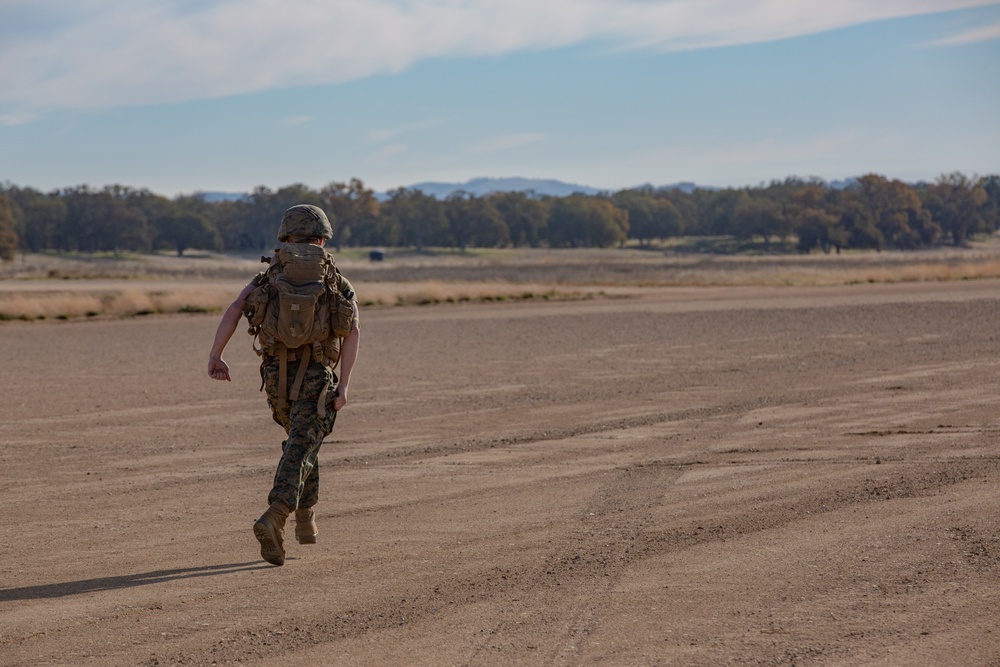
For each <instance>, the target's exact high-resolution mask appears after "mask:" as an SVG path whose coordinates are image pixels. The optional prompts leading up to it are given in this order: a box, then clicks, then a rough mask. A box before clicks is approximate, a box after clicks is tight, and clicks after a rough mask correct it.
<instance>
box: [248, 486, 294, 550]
mask: <svg viewBox="0 0 1000 667" xmlns="http://www.w3.org/2000/svg"><path fill="white" fill-rule="evenodd" d="M290 511H291V510H290V509H289V507H288V505H286V504H285V503H283V502H281V501H280V500H276V501H274V502H273V503H271V506H270V507H268V508H267V511H266V512H264V513H263V514H262V515H261V517H260V518H259V519H257V522H256V523H254V525H253V534H254V536H255V537H256V538H257V541H258V542H260V557H261V558H263V559H264V560H266V561H267V562H268V563H271V564H272V565H284V564H285V542H284V540H283V539H282V538H281V531H282V530H283V529H284V528H285V519H287V518H288V513H289V512H290Z"/></svg>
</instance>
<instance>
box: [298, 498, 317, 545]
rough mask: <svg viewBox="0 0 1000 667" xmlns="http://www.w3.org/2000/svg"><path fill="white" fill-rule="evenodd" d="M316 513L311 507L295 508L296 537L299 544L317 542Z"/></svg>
mask: <svg viewBox="0 0 1000 667" xmlns="http://www.w3.org/2000/svg"><path fill="white" fill-rule="evenodd" d="M318 534H319V530H318V529H317V528H316V513H315V512H314V511H313V509H312V508H311V507H309V508H306V509H297V510H295V539H296V540H298V541H299V544H316V535H318Z"/></svg>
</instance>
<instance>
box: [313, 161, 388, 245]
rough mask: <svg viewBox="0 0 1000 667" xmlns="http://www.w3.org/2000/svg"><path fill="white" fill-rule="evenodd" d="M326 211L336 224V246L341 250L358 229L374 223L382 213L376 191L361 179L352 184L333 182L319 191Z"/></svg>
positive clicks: (334, 239) (334, 238)
mask: <svg viewBox="0 0 1000 667" xmlns="http://www.w3.org/2000/svg"><path fill="white" fill-rule="evenodd" d="M319 194H320V197H321V198H322V200H323V206H322V207H323V209H324V210H325V211H326V214H327V217H329V218H330V224H331V225H333V243H334V245H335V246H336V248H337V250H338V251H339V250H340V249H341V247H342V246H344V245H346V244H347V243H348V241H350V239H351V235H352V233H353V231H354V230H356V229H359V228H362V227H363V226H365V225H366V224H371V223H372V222H373V221H374V219H375V218H377V217H378V214H379V203H378V200H377V199H375V192H374V191H373V190H371V189H370V188H366V187H365V184H364V183H363V182H362V181H361V180H360V179H357V178H352V179H351V181H350V182H349V183H336V182H334V183H330V184H328V185H326V186H324V187H323V188H322V189H320V191H319Z"/></svg>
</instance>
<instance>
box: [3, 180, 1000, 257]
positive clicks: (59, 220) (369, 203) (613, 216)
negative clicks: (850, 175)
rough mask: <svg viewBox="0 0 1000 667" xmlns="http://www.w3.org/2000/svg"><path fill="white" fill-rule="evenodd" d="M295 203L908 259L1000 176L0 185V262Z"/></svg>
mask: <svg viewBox="0 0 1000 667" xmlns="http://www.w3.org/2000/svg"><path fill="white" fill-rule="evenodd" d="M294 204H315V205H317V206H320V207H322V208H323V209H324V210H325V211H326V212H327V215H328V216H329V218H330V222H331V224H332V225H333V230H334V238H333V239H332V243H333V245H335V246H336V247H337V248H338V249H340V248H342V247H343V246H387V247H397V246H408V247H415V248H417V249H423V248H425V247H430V246H435V247H458V248H462V249H465V248H469V247H489V248H497V247H511V246H513V247H523V246H530V247H542V246H544V247H551V248H564V247H612V246H616V245H621V244H624V243H626V241H628V240H630V239H631V240H634V241H637V242H638V243H639V244H640V245H642V246H647V247H648V246H651V245H652V244H654V243H655V242H658V241H664V240H667V239H670V238H673V237H679V236H727V237H732V238H735V239H737V240H739V241H742V242H746V243H754V244H762V247H763V248H764V249H765V250H769V249H773V248H774V244H775V243H779V244H780V247H782V248H785V247H789V246H790V245H792V244H794V247H795V248H796V249H797V250H798V251H800V252H804V253H808V252H811V251H814V250H819V251H822V252H826V253H829V252H832V251H836V252H839V251H840V250H842V249H846V248H871V249H876V250H881V249H883V248H898V249H904V250H912V249H919V248H928V247H934V246H939V245H942V244H952V245H956V246H961V245H963V244H965V243H966V242H967V240H968V239H969V238H970V237H971V236H973V235H975V234H979V233H984V232H992V231H995V230H996V229H997V227H998V225H1000V175H991V176H985V177H969V176H966V175H964V174H962V173H960V172H955V173H951V174H944V175H942V176H941V177H939V178H938V179H937V180H935V181H934V182H933V183H917V184H912V185H911V184H908V183H905V182H903V181H899V180H893V179H889V178H886V177H884V176H881V175H878V174H867V175H865V176H862V177H861V178H858V179H856V180H855V181H853V182H851V183H850V184H849V185H848V186H847V187H833V186H831V185H828V184H827V183H825V182H824V181H821V180H818V179H800V178H788V179H785V180H784V181H772V182H771V183H769V184H767V185H760V186H757V187H746V188H728V189H694V190H692V191H690V192H689V191H685V190H681V189H677V188H653V187H649V186H647V187H641V188H634V189H627V190H621V191H618V192H614V193H608V194H601V195H585V194H573V195H569V196H565V197H550V196H537V195H535V194H533V193H521V192H499V193H493V194H489V195H485V196H475V195H472V194H470V193H467V192H456V193H453V194H452V195H450V196H448V197H447V198H445V199H443V200H442V199H437V198H435V197H432V196H430V195H427V194H424V193H423V192H421V191H419V190H413V189H406V188H398V189H396V190H392V191H390V192H388V193H387V195H386V196H384V197H376V195H375V193H374V192H373V191H372V190H371V189H370V188H368V187H366V186H365V184H364V183H363V182H362V181H361V180H359V179H352V180H351V181H349V182H347V183H340V182H333V183H330V184H328V185H326V186H324V187H322V188H320V189H318V190H314V189H311V188H309V187H307V186H305V185H302V184H294V185H289V186H286V187H283V188H280V189H278V190H271V189H269V188H266V187H263V186H262V187H258V188H256V189H255V190H254V191H253V192H251V193H250V194H249V195H247V196H246V197H244V198H242V199H239V200H234V201H209V200H207V199H206V198H205V197H204V196H202V195H198V194H195V195H185V196H179V197H176V198H173V199H170V198H167V197H164V196H161V195H158V194H154V193H153V192H150V191H149V190H146V189H134V188H129V187H125V186H121V185H109V186H106V187H104V188H101V189H96V188H91V187H89V186H87V185H82V186H78V187H73V188H66V189H61V190H56V191H53V192H47V193H44V192H40V191H38V190H35V189H33V188H30V187H24V188H22V187H17V186H15V185H12V184H10V183H6V184H0V257H2V258H4V259H10V258H12V257H13V256H14V254H15V253H16V252H17V251H18V250H21V251H30V252H44V251H57V252H64V251H79V252H107V251H111V252H122V251H133V252H150V251H158V250H164V249H170V250H173V251H175V252H177V253H178V254H183V253H184V252H185V251H186V250H188V249H191V248H197V249H202V250H213V251H244V252H250V251H254V252H256V251H259V250H267V249H269V248H271V247H273V246H274V244H275V235H276V231H277V225H278V221H279V220H280V219H281V215H282V213H283V212H284V211H285V209H287V208H288V207H289V206H292V205H294Z"/></svg>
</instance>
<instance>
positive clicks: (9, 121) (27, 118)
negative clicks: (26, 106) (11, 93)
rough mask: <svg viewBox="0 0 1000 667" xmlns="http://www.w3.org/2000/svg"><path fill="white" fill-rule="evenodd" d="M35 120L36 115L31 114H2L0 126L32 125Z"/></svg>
mask: <svg viewBox="0 0 1000 667" xmlns="http://www.w3.org/2000/svg"><path fill="white" fill-rule="evenodd" d="M34 119H35V115H34V114H30V113H8V114H0V125H23V124H25V123H30V122H31V121H33V120H34Z"/></svg>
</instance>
